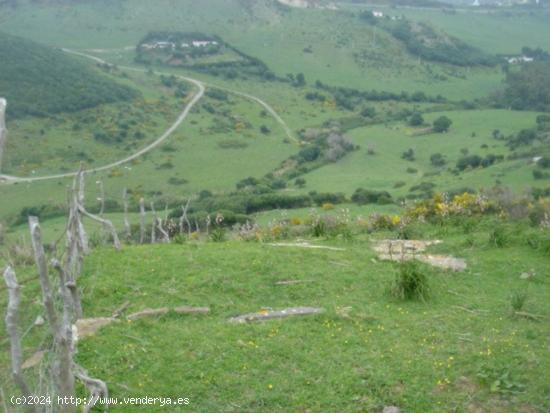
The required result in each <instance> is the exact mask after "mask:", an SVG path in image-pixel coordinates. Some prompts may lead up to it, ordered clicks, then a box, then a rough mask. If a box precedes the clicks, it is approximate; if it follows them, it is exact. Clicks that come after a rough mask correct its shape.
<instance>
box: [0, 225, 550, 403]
mask: <svg viewBox="0 0 550 413" xmlns="http://www.w3.org/2000/svg"><path fill="white" fill-rule="evenodd" d="M468 222H469V224H468V223H464V225H462V224H458V225H456V226H453V225H451V226H447V225H441V223H439V224H436V225H431V224H423V225H422V226H418V227H416V231H417V232H416V235H417V236H419V237H422V238H424V239H442V240H443V241H444V244H442V245H441V246H439V247H438V248H437V252H438V253H450V254H453V255H457V256H460V257H464V258H465V259H466V260H467V263H468V269H467V270H466V271H465V272H463V273H449V272H446V271H442V270H437V269H434V268H429V267H424V266H422V267H421V271H423V273H424V274H425V275H426V277H427V282H428V284H429V286H430V297H429V299H428V300H427V301H426V302H422V301H404V302H403V301H399V300H396V299H394V298H392V297H391V296H390V295H389V294H388V289H389V287H390V285H391V283H392V281H393V280H394V278H395V276H396V273H397V272H398V270H399V268H398V266H396V265H393V264H391V263H386V262H381V261H378V260H377V259H376V256H375V253H374V252H373V251H372V250H371V245H372V244H371V241H372V240H373V238H383V237H388V236H394V235H395V234H393V233H387V232H381V233H376V234H371V235H369V236H368V238H367V235H366V234H364V233H363V234H358V235H356V236H355V237H354V238H353V239H352V240H350V241H347V242H346V241H343V240H341V239H340V240H339V239H332V240H325V239H316V240H311V242H313V243H314V244H316V245H323V246H330V247H337V248H341V249H342V250H341V251H338V250H336V251H331V250H313V249H303V248H299V249H298V248H282V247H279V248H277V247H273V246H270V245H268V244H262V243H257V242H239V241H231V242H227V243H211V242H208V243H203V242H192V241H191V242H188V243H186V244H184V245H169V246H166V245H157V246H141V247H130V246H128V247H125V248H124V250H123V251H121V252H114V251H112V250H111V249H109V248H102V249H99V250H96V251H95V252H94V253H93V254H92V255H91V256H89V257H87V258H86V260H85V271H84V274H83V276H82V277H81V278H80V283H81V286H82V287H83V290H84V303H83V305H84V308H85V316H86V317H102V316H103V317H104V316H109V315H110V314H111V313H112V311H114V310H115V309H116V308H118V307H119V306H120V305H121V304H122V303H123V302H125V301H129V302H130V307H129V308H128V310H127V313H128V314H129V313H132V312H136V311H140V310H143V309H144V308H147V307H149V308H158V307H164V306H168V307H175V306H181V305H193V306H209V307H210V308H211V314H209V315H205V316H201V315H198V316H182V315H176V314H168V315H165V316H161V317H151V318H145V319H142V320H137V321H132V322H130V321H127V320H125V319H124V318H123V319H122V320H121V321H120V322H118V323H114V324H112V325H110V326H108V327H105V328H103V329H101V330H100V331H99V332H98V333H97V334H96V335H95V336H94V337H90V338H85V339H82V340H81V341H79V344H78V346H79V348H78V362H79V363H80V364H81V365H83V366H86V367H87V368H88V369H89V370H90V373H91V374H92V375H94V376H97V377H101V378H102V379H104V380H106V381H107V383H108V384H109V390H110V394H111V397H123V396H134V397H141V396H145V395H147V396H157V397H158V396H163V397H189V398H190V400H191V405H190V406H189V408H188V409H189V410H190V411H197V412H199V411H200V412H204V411H208V412H209V411H212V412H214V411H215V412H221V411H223V412H232V411H239V412H277V411H280V412H295V411H306V410H307V411H310V412H327V411H339V412H379V411H381V409H382V407H383V406H387V405H397V406H399V407H401V408H402V409H403V410H406V411H410V412H426V413H432V412H433V413H439V412H442V411H457V412H468V413H470V412H478V411H491V409H494V408H495V406H498V411H499V412H503V413H512V412H513V413H516V412H543V411H547V410H548V409H549V408H550V405H549V404H548V403H549V399H548V397H547V395H548V393H549V392H550V388H549V385H548V383H550V377H549V372H550V365H549V360H550V353H549V352H550V347H549V346H548V337H549V334H550V331H549V329H548V323H547V322H536V321H533V320H529V319H526V318H521V317H512V316H510V314H511V311H512V307H511V303H512V297H514V296H519V295H521V294H526V297H527V300H526V302H525V304H524V311H526V312H528V313H532V314H538V315H541V316H545V317H548V316H549V308H548V300H549V299H550V296H549V292H548V288H547V287H548V276H547V275H548V274H547V273H546V272H545V270H546V267H547V261H548V258H547V256H544V255H543V253H542V252H540V251H538V250H536V249H533V248H532V247H530V246H529V245H531V244H530V243H528V242H527V241H528V240H529V239H531V240H533V239H534V237H533V236H534V235H535V232H537V234H539V235H540V231H535V230H534V229H528V228H526V227H525V226H524V224H503V223H502V222H501V221H500V220H497V219H493V218H488V219H483V220H482V221H479V220H475V221H472V220H471V221H468ZM495 227H499V228H502V229H503V230H504V231H505V233H506V234H508V235H507V238H505V240H506V244H505V245H504V246H502V247H497V246H495V244H494V242H493V241H491V239H492V238H491V234H492V233H493V232H494V229H495ZM503 256H506V260H503V259H502V257H503ZM527 271H531V272H533V273H535V274H536V276H535V278H534V279H533V280H531V281H526V280H522V279H520V274H522V273H524V272H527ZM33 273H34V268H32V267H24V266H19V267H18V275H19V276H20V278H21V279H26V278H28V277H30V276H32V274H33ZM286 280H301V281H303V283H301V284H295V285H276V284H275V283H276V282H277V281H286ZM38 290H39V285H38V283H37V282H36V281H35V282H31V283H28V284H26V285H25V288H24V289H23V290H22V294H23V305H25V308H26V311H25V312H24V313H23V314H22V318H23V325H24V326H28V325H30V324H31V323H32V322H33V321H34V319H35V318H36V315H37V314H38V313H39V312H40V308H41V307H40V303H39V302H38V301H37V300H36V296H37V294H38ZM4 300H5V299H4V297H3V296H2V297H1V298H0V303H4ZM292 306H318V307H322V308H324V309H325V310H326V312H325V313H324V314H322V315H318V316H314V317H304V318H295V319H286V320H272V321H268V322H261V323H251V324H246V325H232V324H229V323H228V322H227V320H228V318H229V317H232V316H235V315H239V314H243V313H249V312H258V311H262V310H266V309H282V308H286V307H292ZM2 322H3V321H0V327H2V325H1V323H2ZM44 335H45V327H34V328H32V329H31V330H30V331H29V332H28V334H26V335H25V340H24V343H25V346H26V348H27V351H26V353H25V359H26V358H27V357H29V356H30V355H32V354H33V351H34V350H36V349H39V348H40V343H41V341H42V339H43V337H44ZM6 357H7V352H6V351H2V352H1V353H0V364H1V365H2V366H7V358H6ZM36 370H37V367H35V368H33V369H30V370H28V371H27V374H28V375H29V376H30V375H32V373H34V372H35V371H36ZM6 374H7V369H5V368H2V369H0V377H2V378H5V377H6ZM9 389H10V387H8V388H7V389H6V388H4V391H8V390H9ZM110 410H111V411H113V412H114V413H118V412H134V411H136V408H135V406H134V407H130V406H126V407H124V406H111V408H110ZM165 410H166V407H165V408H161V407H160V406H148V408H147V411H150V412H162V411H165Z"/></svg>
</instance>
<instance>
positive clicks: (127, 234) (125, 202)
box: [122, 188, 132, 240]
mask: <svg viewBox="0 0 550 413" xmlns="http://www.w3.org/2000/svg"><path fill="white" fill-rule="evenodd" d="M122 203H123V205H124V236H125V237H126V240H130V239H131V237H132V230H131V227H130V221H129V220H128V190H127V189H126V188H124V190H123V191H122Z"/></svg>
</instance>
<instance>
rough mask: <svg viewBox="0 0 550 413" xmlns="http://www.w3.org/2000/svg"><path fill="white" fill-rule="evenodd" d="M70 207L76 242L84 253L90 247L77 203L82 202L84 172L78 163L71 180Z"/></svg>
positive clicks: (88, 250)
mask: <svg viewBox="0 0 550 413" xmlns="http://www.w3.org/2000/svg"><path fill="white" fill-rule="evenodd" d="M71 200H72V201H71V202H72V204H71V209H70V214H72V215H70V216H69V219H70V218H71V216H72V218H73V220H74V225H75V232H74V234H75V236H77V237H78V242H79V243H80V245H81V246H82V251H83V253H84V254H88V253H89V252H90V247H89V244H88V235H87V234H86V230H85V229H84V224H83V223H82V217H81V215H80V211H79V210H78V205H79V204H81V203H83V202H84V172H83V170H82V165H80V170H79V171H78V174H77V175H76V176H75V178H74V180H73V193H72V196H71Z"/></svg>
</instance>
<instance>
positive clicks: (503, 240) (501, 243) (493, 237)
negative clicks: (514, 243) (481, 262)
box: [489, 226, 510, 248]
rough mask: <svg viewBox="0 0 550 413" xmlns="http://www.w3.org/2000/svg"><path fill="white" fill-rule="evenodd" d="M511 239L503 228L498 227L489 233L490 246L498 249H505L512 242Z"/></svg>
mask: <svg viewBox="0 0 550 413" xmlns="http://www.w3.org/2000/svg"><path fill="white" fill-rule="evenodd" d="M509 238H510V236H509V234H508V232H507V231H506V229H505V228H504V227H503V226H496V227H495V228H493V229H492V230H491V232H489V244H491V245H494V246H495V247H498V248H503V247H505V246H506V245H507V244H508V242H509V240H510V239H509Z"/></svg>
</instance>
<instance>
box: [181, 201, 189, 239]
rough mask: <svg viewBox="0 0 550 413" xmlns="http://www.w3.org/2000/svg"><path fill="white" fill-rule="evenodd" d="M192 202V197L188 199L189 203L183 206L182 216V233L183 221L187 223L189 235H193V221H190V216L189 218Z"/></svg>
mask: <svg viewBox="0 0 550 413" xmlns="http://www.w3.org/2000/svg"><path fill="white" fill-rule="evenodd" d="M190 204H191V198H189V199H188V200H187V203H186V204H185V206H182V207H181V209H182V214H181V217H180V234H183V223H184V222H185V224H186V225H187V235H188V236H189V237H190V236H191V222H189V218H187V210H188V209H189V205H190Z"/></svg>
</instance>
